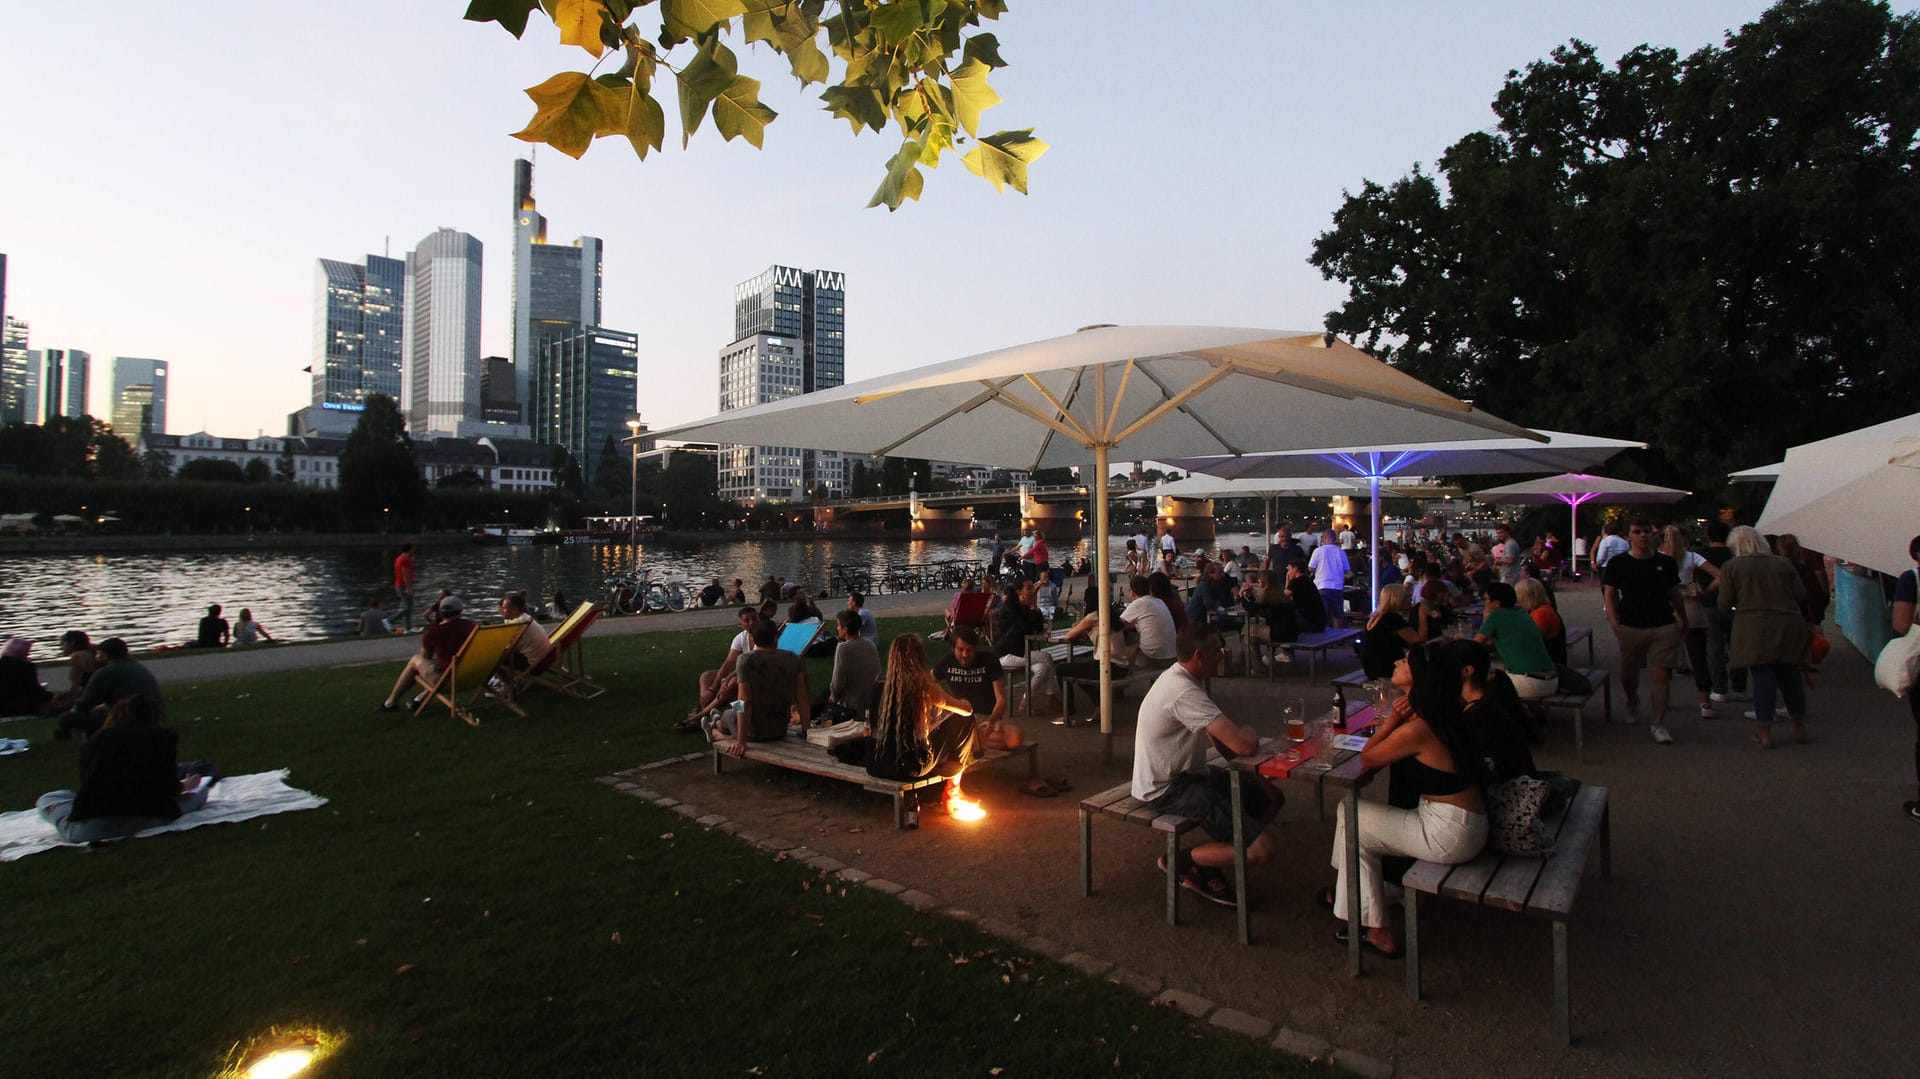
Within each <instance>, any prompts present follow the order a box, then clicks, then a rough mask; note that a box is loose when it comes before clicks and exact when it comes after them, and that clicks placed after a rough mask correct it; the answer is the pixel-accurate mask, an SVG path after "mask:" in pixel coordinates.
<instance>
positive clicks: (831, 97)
mask: <svg viewBox="0 0 1920 1079" xmlns="http://www.w3.org/2000/svg"><path fill="white" fill-rule="evenodd" d="M820 100H821V101H824V102H826V104H827V111H828V112H830V113H832V114H833V115H835V116H838V117H840V118H841V119H843V120H845V121H847V122H848V123H850V124H852V125H853V132H854V134H856V135H857V134H859V133H860V129H861V128H863V127H868V128H872V129H873V130H875V131H881V130H885V128H886V126H887V105H886V102H885V101H884V100H883V99H882V98H881V96H880V91H878V90H870V89H867V88H866V87H863V86H829V87H827V88H826V89H825V90H822V91H820Z"/></svg>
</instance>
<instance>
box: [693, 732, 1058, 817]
mask: <svg viewBox="0 0 1920 1079" xmlns="http://www.w3.org/2000/svg"><path fill="white" fill-rule="evenodd" d="M1039 749H1040V745H1039V743H1037V742H1022V743H1020V745H1018V746H1017V747H1015V748H1013V749H988V750H982V751H981V752H980V755H979V756H977V757H975V758H974V760H973V766H974V767H978V766H980V765H982V764H992V763H995V762H997V761H1003V760H1006V759H1007V758H1009V757H1016V756H1021V755H1025V757H1026V759H1027V777H1028V778H1029V779H1037V778H1039V776H1040V757H1039ZM727 759H728V754H727V752H726V747H725V746H724V745H721V744H716V745H714V747H713V774H714V775H719V774H720V773H721V766H722V763H723V762H724V761H726V760H727ZM743 759H745V760H750V761H758V762H760V763H761V764H771V765H774V766H776V767H779V768H786V769H789V770H791V771H795V772H805V773H807V774H808V775H815V776H822V777H824V778H827V779H837V780H840V781H841V782H843V783H855V784H858V785H859V786H860V787H862V788H864V789H866V790H870V791H872V792H874V793H875V794H884V795H887V796H889V797H891V798H892V799H893V826H894V827H895V828H905V827H906V826H907V795H908V793H909V792H912V791H917V790H919V789H920V788H922V787H931V786H934V785H936V784H940V783H945V782H946V781H947V780H948V779H951V778H952V777H953V773H952V772H944V773H935V774H934V775H930V776H926V777H924V778H921V779H911V780H902V779H882V778H880V777H879V776H876V775H870V774H868V772H867V770H866V769H865V768H862V767H860V766H859V765H854V764H846V763H844V762H842V761H840V760H838V759H836V758H835V757H834V756H833V754H831V753H828V752H827V750H826V747H825V746H817V745H814V744H813V743H811V742H809V741H807V740H806V739H804V738H780V739H772V740H768V741H765V742H748V743H747V752H746V754H745V756H744V758H743Z"/></svg>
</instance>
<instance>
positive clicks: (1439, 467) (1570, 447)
mask: <svg viewBox="0 0 1920 1079" xmlns="http://www.w3.org/2000/svg"><path fill="white" fill-rule="evenodd" d="M1527 436H1528V437H1525V438H1503V439H1476V440H1468V441H1454V442H1432V443H1426V444H1416V443H1409V442H1396V443H1381V444H1374V445H1356V444H1352V443H1349V444H1347V445H1345V446H1333V447H1332V448H1323V449H1309V450H1294V451H1282V452H1276V453H1249V454H1244V455H1240V456H1223V455H1218V454H1216V455H1211V456H1206V457H1176V458H1171V459H1169V458H1161V460H1162V461H1164V462H1165V463H1166V464H1169V465H1173V466H1174V467H1176V468H1184V469H1186V470H1187V471H1189V472H1205V473H1209V474H1211V475H1215V476H1226V477H1253V476H1265V477H1282V476H1329V475H1331V476H1353V477H1356V478H1360V479H1365V480H1367V481H1368V483H1369V484H1370V485H1371V488H1372V489H1371V492H1370V495H1371V498H1372V500H1373V506H1374V510H1373V512H1372V513H1371V514H1370V516H1371V517H1372V520H1373V523H1372V527H1371V528H1370V529H1369V536H1368V544H1369V546H1368V548H1367V550H1368V551H1369V552H1376V551H1378V550H1379V549H1380V512H1379V505H1380V491H1379V482H1380V481H1381V480H1382V479H1386V478H1388V477H1391V476H1457V475H1469V474H1473V475H1498V474H1501V473H1506V472H1539V471H1541V470H1543V469H1570V468H1585V467H1587V466H1589V465H1597V464H1599V463H1600V462H1602V461H1604V460H1606V459H1607V458H1609V457H1612V456H1613V455H1614V454H1616V453H1619V452H1620V451H1621V450H1632V449H1645V448H1646V446H1647V444H1646V443H1644V442H1629V441H1626V440H1625V439H1618V438H1601V437H1599V436H1597V435H1576V434H1569V433H1567V432H1565V431H1529V432H1527ZM1368 561H1369V564H1370V565H1371V567H1372V569H1371V571H1370V572H1371V574H1372V593H1371V594H1372V595H1374V596H1378V595H1379V594H1380V559H1379V558H1377V557H1370V558H1369V559H1368Z"/></svg>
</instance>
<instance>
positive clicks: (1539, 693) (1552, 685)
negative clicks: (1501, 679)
mask: <svg viewBox="0 0 1920 1079" xmlns="http://www.w3.org/2000/svg"><path fill="white" fill-rule="evenodd" d="M1507 677H1508V678H1511V679H1513V690H1514V692H1515V693H1518V694H1519V695H1520V699H1521V700H1523V701H1538V700H1545V699H1546V698H1548V697H1551V696H1553V695H1554V694H1556V693H1558V692H1560V676H1559V675H1557V674H1555V675H1550V676H1548V677H1545V678H1535V677H1534V676H1532V675H1530V674H1514V673H1513V672H1512V671H1508V672H1507Z"/></svg>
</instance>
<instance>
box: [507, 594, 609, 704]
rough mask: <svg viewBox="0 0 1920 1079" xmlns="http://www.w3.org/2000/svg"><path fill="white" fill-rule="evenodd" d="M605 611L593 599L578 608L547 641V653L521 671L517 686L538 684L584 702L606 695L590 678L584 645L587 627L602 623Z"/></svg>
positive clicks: (603, 689) (600, 686)
mask: <svg viewBox="0 0 1920 1079" xmlns="http://www.w3.org/2000/svg"><path fill="white" fill-rule="evenodd" d="M603 609H604V608H602V607H601V606H600V605H599V604H598V603H594V602H592V601H591V600H588V601H585V602H582V603H581V604H580V606H578V607H575V608H574V609H573V613H572V614H570V615H568V616H567V617H566V619H565V620H563V621H562V622H561V623H560V625H559V627H558V628H556V629H555V630H554V631H553V636H551V637H549V638H548V639H547V641H548V647H547V654H546V655H544V656H541V657H540V658H539V659H537V660H535V661H534V663H533V666H531V667H528V668H527V669H526V670H524V671H521V672H520V673H519V675H518V676H517V679H516V684H517V685H518V686H520V687H525V686H530V685H534V684H536V683H537V684H539V685H543V686H546V687H548V688H549V689H555V690H558V691H560V692H561V693H565V694H566V695H567V696H569V697H579V698H581V699H582V700H590V699H592V698H594V697H598V696H599V695H600V694H602V693H605V692H606V691H607V687H605V686H603V685H600V684H599V683H597V682H595V681H594V680H593V679H591V678H588V677H587V650H586V647H585V646H584V645H583V644H581V638H583V637H585V636H586V633H587V630H588V628H590V627H591V626H592V625H593V624H594V623H595V622H597V621H599V620H600V615H601V612H602V611H603Z"/></svg>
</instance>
